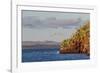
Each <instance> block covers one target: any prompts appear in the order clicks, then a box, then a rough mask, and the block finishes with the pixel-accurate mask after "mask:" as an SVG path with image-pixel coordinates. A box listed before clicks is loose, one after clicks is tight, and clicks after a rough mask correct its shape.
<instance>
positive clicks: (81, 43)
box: [60, 22, 90, 55]
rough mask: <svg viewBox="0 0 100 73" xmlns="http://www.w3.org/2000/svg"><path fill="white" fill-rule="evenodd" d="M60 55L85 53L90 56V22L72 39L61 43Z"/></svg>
mask: <svg viewBox="0 0 100 73" xmlns="http://www.w3.org/2000/svg"><path fill="white" fill-rule="evenodd" d="M60 53H61V54H66V53H85V54H86V55H90V22H87V23H85V24H84V25H83V26H82V27H80V29H78V30H77V31H76V32H75V34H74V35H73V36H71V38H69V39H66V40H64V41H63V42H62V43H61V45H60Z"/></svg>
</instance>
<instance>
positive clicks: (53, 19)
mask: <svg viewBox="0 0 100 73" xmlns="http://www.w3.org/2000/svg"><path fill="white" fill-rule="evenodd" d="M89 20H90V14H89V13H72V12H46V11H33V10H23V11H22V35H23V36H22V40H23V41H56V42H61V41H62V40H64V39H67V38H69V37H70V36H71V35H72V34H73V33H75V31H76V30H77V29H78V28H79V27H80V26H82V25H83V24H84V23H85V22H86V21H89Z"/></svg>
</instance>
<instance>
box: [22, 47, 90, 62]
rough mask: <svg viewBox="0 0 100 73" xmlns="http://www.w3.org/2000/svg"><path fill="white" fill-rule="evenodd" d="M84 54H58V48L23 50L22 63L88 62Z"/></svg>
mask: <svg viewBox="0 0 100 73" xmlns="http://www.w3.org/2000/svg"><path fill="white" fill-rule="evenodd" d="M89 59H90V56H87V55H86V54H60V53H59V48H38V49H37V48H35V49H34V48H33V49H32V48H23V49H22V62H24V63H26V62H44V61H67V60H89Z"/></svg>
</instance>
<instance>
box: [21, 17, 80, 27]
mask: <svg viewBox="0 0 100 73" xmlns="http://www.w3.org/2000/svg"><path fill="white" fill-rule="evenodd" d="M81 21H82V20H81V18H71V19H57V18H55V17H49V18H46V19H41V18H39V17H31V16H29V17H24V18H22V25H23V27H25V28H59V27H62V28H69V27H75V26H79V25H80V22H81Z"/></svg>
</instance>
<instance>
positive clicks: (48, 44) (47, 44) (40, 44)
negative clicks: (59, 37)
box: [22, 41, 60, 48]
mask: <svg viewBox="0 0 100 73" xmlns="http://www.w3.org/2000/svg"><path fill="white" fill-rule="evenodd" d="M59 46H60V42H55V41H22V48H57V47H59Z"/></svg>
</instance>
